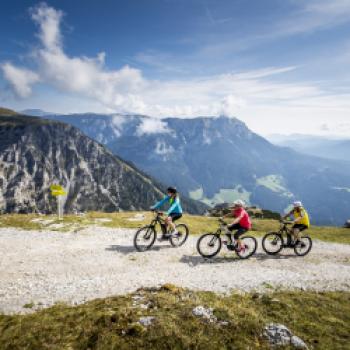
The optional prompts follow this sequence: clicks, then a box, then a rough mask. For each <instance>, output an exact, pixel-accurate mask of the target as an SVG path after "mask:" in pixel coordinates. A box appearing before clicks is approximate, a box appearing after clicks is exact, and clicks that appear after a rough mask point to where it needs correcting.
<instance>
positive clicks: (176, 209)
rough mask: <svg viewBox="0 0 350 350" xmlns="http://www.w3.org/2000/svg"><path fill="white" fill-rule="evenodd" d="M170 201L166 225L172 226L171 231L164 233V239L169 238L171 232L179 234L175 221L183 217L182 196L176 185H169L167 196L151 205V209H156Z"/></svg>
mask: <svg viewBox="0 0 350 350" xmlns="http://www.w3.org/2000/svg"><path fill="white" fill-rule="evenodd" d="M165 203H168V204H169V205H170V207H169V209H168V211H167V212H166V216H167V217H166V219H165V225H166V226H170V228H171V230H172V232H171V233H166V234H164V233H163V237H162V238H163V239H167V238H169V236H170V235H171V234H177V230H176V226H175V224H174V221H176V220H179V219H180V218H181V217H182V207H181V203H180V198H179V195H178V192H177V190H176V188H175V187H168V189H167V196H165V197H164V198H163V199H162V200H161V201H159V202H158V203H156V204H155V205H153V206H152V207H151V210H156V209H158V208H160V207H161V206H162V205H163V204H165Z"/></svg>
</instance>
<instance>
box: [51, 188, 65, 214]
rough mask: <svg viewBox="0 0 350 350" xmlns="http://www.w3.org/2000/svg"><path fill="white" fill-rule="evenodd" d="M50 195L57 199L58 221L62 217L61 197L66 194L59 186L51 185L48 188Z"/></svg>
mask: <svg viewBox="0 0 350 350" xmlns="http://www.w3.org/2000/svg"><path fill="white" fill-rule="evenodd" d="M50 190H51V194H52V195H53V196H54V197H57V215H58V218H59V219H62V217H63V201H62V197H63V196H65V195H66V194H67V192H66V191H65V190H64V188H63V187H62V186H61V185H51V186H50Z"/></svg>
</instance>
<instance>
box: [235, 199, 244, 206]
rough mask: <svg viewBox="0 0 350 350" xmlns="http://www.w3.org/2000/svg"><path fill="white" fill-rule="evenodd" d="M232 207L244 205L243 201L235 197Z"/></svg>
mask: <svg viewBox="0 0 350 350" xmlns="http://www.w3.org/2000/svg"><path fill="white" fill-rule="evenodd" d="M232 207H244V202H243V201H242V200H241V199H237V200H236V201H234V202H233V203H232Z"/></svg>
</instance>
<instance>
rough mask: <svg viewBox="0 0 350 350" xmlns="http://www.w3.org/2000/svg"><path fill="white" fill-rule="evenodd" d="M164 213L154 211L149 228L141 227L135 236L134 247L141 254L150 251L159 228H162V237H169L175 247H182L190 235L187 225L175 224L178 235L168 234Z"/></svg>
mask: <svg viewBox="0 0 350 350" xmlns="http://www.w3.org/2000/svg"><path fill="white" fill-rule="evenodd" d="M162 216H163V213H162V212H159V211H154V218H153V219H152V221H151V223H150V224H149V225H147V226H144V227H141V228H140V229H139V230H138V231H137V232H136V234H135V236H134V246H135V248H136V249H137V250H138V251H139V252H144V251H146V250H148V249H150V248H151V247H152V246H153V244H154V242H155V241H156V238H157V227H160V231H161V233H162V235H163V236H164V235H169V237H168V238H167V239H168V240H169V241H170V244H171V245H172V246H173V247H180V246H182V245H183V244H184V243H185V242H186V240H187V238H188V235H189V229H188V227H187V226H186V225H185V224H175V226H176V231H177V232H176V233H172V232H168V229H167V226H166V224H165V221H164V219H163V218H162Z"/></svg>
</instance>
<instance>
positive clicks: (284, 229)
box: [278, 222, 293, 247]
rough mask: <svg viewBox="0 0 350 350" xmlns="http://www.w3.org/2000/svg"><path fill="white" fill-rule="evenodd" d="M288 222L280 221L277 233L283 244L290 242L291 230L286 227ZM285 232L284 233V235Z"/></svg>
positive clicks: (287, 244)
mask: <svg viewBox="0 0 350 350" xmlns="http://www.w3.org/2000/svg"><path fill="white" fill-rule="evenodd" d="M288 224H289V223H286V222H281V225H280V229H279V231H278V234H279V235H280V236H281V239H282V242H283V245H284V246H286V247H287V246H289V245H291V243H292V236H293V230H292V229H290V228H288V226H287V225H288ZM284 234H285V235H284Z"/></svg>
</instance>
